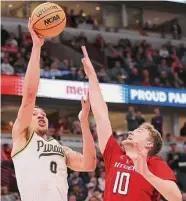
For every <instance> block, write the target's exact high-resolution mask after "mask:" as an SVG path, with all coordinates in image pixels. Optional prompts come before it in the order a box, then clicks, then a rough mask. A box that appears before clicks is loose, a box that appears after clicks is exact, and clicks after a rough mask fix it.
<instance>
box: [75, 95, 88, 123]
mask: <svg viewBox="0 0 186 201" xmlns="http://www.w3.org/2000/svg"><path fill="white" fill-rule="evenodd" d="M81 106H82V109H81V111H80V113H79V115H78V118H79V120H80V121H81V122H83V121H87V120H88V116H89V112H90V101H89V95H87V97H86V100H84V97H82V98H81Z"/></svg>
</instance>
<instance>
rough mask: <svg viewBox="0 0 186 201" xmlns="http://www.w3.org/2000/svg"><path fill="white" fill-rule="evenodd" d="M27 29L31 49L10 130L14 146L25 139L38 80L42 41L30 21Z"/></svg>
mask: <svg viewBox="0 0 186 201" xmlns="http://www.w3.org/2000/svg"><path fill="white" fill-rule="evenodd" d="M28 29H29V31H30V34H31V37H32V41H33V47H32V52H31V56H30V61H29V63H28V67H27V71H26V75H25V80H24V87H23V98H22V103H21V106H20V108H19V111H18V115H17V119H16V121H15V123H14V126H13V130H12V138H13V143H14V145H15V142H16V144H17V142H18V141H20V139H21V140H22V141H25V139H26V138H25V136H26V133H27V128H28V126H29V124H30V122H31V118H32V113H33V109H34V106H35V100H36V95H37V90H38V85H39V78H40V52H41V46H42V45H43V43H44V39H43V38H41V37H38V36H37V34H36V33H35V32H34V30H33V28H32V25H31V21H30V19H29V22H28Z"/></svg>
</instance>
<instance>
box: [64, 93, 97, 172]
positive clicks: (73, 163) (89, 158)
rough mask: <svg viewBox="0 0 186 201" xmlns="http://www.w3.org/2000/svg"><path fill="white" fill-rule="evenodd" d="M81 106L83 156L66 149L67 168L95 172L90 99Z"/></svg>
mask: <svg viewBox="0 0 186 201" xmlns="http://www.w3.org/2000/svg"><path fill="white" fill-rule="evenodd" d="M87 97H89V96H87ZM81 104H82V110H81V112H80V113H79V120H80V123H81V129H82V135H83V154H81V153H78V152H75V151H72V150H71V149H69V148H68V147H65V152H66V156H67V166H68V167H70V168H71V169H73V170H75V171H83V172H84V171H94V170H95V168H96V149H95V143H94V139H93V137H92V134H91V131H90V127H89V122H88V116H89V111H90V102H89V98H87V100H84V99H83V98H82V100H81Z"/></svg>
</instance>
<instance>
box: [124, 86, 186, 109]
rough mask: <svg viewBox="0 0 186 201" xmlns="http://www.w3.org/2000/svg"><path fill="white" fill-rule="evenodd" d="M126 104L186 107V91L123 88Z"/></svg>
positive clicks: (138, 87) (136, 87) (139, 87)
mask: <svg viewBox="0 0 186 201" xmlns="http://www.w3.org/2000/svg"><path fill="white" fill-rule="evenodd" d="M123 100H124V103H129V104H132V103H134V104H145V105H159V106H171V107H186V90H184V89H183V90H182V89H181V90H179V89H167V88H166V89H165V88H155V87H141V86H123Z"/></svg>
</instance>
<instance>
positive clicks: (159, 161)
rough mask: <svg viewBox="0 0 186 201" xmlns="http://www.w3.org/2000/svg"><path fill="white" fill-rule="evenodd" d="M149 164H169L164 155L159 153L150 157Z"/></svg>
mask: <svg viewBox="0 0 186 201" xmlns="http://www.w3.org/2000/svg"><path fill="white" fill-rule="evenodd" d="M147 162H148V164H149V165H155V164H156V165H157V164H167V163H166V162H165V161H164V160H163V158H162V157H160V156H158V155H154V156H150V157H148V161H147Z"/></svg>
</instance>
